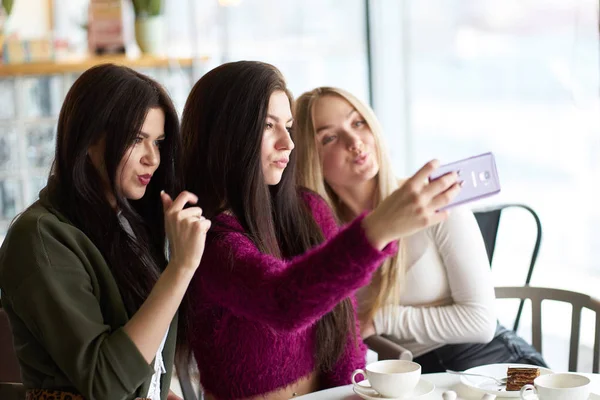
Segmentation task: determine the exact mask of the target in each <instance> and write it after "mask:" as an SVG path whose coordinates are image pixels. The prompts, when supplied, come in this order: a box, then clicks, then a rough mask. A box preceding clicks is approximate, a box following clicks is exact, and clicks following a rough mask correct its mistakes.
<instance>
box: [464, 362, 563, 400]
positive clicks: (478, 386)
mask: <svg viewBox="0 0 600 400" xmlns="http://www.w3.org/2000/svg"><path fill="white" fill-rule="evenodd" d="M508 367H529V368H539V369H540V375H546V374H551V373H552V371H551V370H549V369H548V368H543V367H539V366H537V365H529V364H487V365H481V366H479V367H474V368H470V369H467V370H465V372H467V373H469V372H470V373H473V374H482V375H487V376H493V377H495V378H498V379H499V378H503V377H505V376H506V372H507V370H508ZM460 380H461V382H462V383H463V384H464V385H466V386H469V387H470V388H472V389H475V390H477V391H478V392H483V393H489V394H493V395H496V396H498V397H516V398H520V397H521V394H520V392H519V391H518V390H516V391H507V390H506V386H504V385H498V384H496V383H495V382H494V381H493V380H491V379H490V378H483V377H478V376H468V375H462V376H461V377H460Z"/></svg>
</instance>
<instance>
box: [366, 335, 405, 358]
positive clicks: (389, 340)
mask: <svg viewBox="0 0 600 400" xmlns="http://www.w3.org/2000/svg"><path fill="white" fill-rule="evenodd" d="M363 341H364V342H365V344H366V345H367V346H368V347H369V349H371V350H373V351H374V352H375V353H377V358H378V359H379V360H409V361H412V359H413V354H412V353H411V352H410V350H407V349H405V348H404V347H402V346H400V345H399V344H398V343H396V342H395V341H394V338H393V337H389V336H386V337H384V336H380V335H372V336H369V337H368V338H365V339H364V340H363Z"/></svg>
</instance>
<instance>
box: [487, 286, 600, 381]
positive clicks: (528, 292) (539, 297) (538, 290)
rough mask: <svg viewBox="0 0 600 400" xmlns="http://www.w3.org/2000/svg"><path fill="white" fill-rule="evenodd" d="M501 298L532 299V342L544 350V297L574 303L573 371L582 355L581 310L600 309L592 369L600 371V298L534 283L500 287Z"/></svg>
mask: <svg viewBox="0 0 600 400" xmlns="http://www.w3.org/2000/svg"><path fill="white" fill-rule="evenodd" d="M496 298H498V299H521V300H522V301H525V299H530V300H531V318H532V321H531V322H532V324H531V338H532V345H533V347H535V348H536V349H537V350H538V351H540V352H541V351H542V302H543V301H544V300H553V301H560V302H564V303H569V304H571V306H572V307H573V311H572V315H571V339H570V342H569V343H570V344H569V371H577V361H578V356H579V334H580V331H581V311H582V310H583V309H584V308H587V309H589V310H592V311H593V312H595V313H596V328H595V331H594V359H593V363H592V372H593V373H595V374H597V373H598V372H600V300H598V299H595V298H593V297H591V296H588V295H586V294H583V293H577V292H571V291H568V290H562V289H550V288H542V287H533V286H518V287H497V288H496Z"/></svg>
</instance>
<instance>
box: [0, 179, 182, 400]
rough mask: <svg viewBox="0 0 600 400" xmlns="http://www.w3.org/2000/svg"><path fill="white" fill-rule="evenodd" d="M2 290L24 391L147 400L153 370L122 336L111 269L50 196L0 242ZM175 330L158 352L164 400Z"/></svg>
mask: <svg viewBox="0 0 600 400" xmlns="http://www.w3.org/2000/svg"><path fill="white" fill-rule="evenodd" d="M117 267H118V266H117ZM0 288H1V290H2V306H3V307H4V309H5V311H6V312H7V314H8V316H9V318H10V322H11V325H12V330H13V337H14V342H15V347H16V351H17V356H18V358H19V363H20V365H21V374H22V376H23V383H24V385H25V387H26V388H27V389H55V390H67V391H74V392H77V393H80V394H82V395H83V396H84V397H85V398H86V399H88V400H118V399H134V398H136V397H145V396H146V395H147V391H148V387H149V385H150V379H151V377H152V374H153V373H154V370H153V368H152V367H151V366H150V365H148V363H147V362H146V361H145V360H144V358H143V356H142V355H141V353H140V352H139V350H138V349H137V347H136V346H135V345H134V344H133V342H132V341H131V339H130V338H129V336H128V335H127V334H126V333H125V331H124V330H123V326H124V325H125V323H127V321H128V319H129V318H128V315H127V312H126V310H125V306H124V304H123V301H122V298H121V295H120V293H119V289H118V288H117V284H116V282H115V280H114V277H113V275H112V273H111V271H110V268H109V267H108V265H107V264H106V261H105V260H104V257H103V256H102V255H101V253H100V251H99V250H98V248H97V247H96V246H95V245H94V244H93V243H92V242H91V241H90V239H88V237H87V236H86V235H85V234H84V233H83V232H82V231H80V230H79V229H77V228H76V227H75V226H73V225H72V224H71V223H70V222H69V221H68V220H67V219H66V218H65V217H64V216H63V215H61V214H60V213H59V212H57V211H56V209H54V208H53V207H52V204H51V201H50V196H49V194H48V189H44V190H43V191H42V192H41V193H40V200H39V201H37V202H36V203H35V204H34V205H33V206H31V207H30V208H29V209H28V210H26V211H25V212H24V213H23V214H22V215H21V216H19V218H18V219H17V220H16V221H15V222H14V224H13V225H12V226H11V228H10V229H9V231H8V233H7V235H6V238H5V239H4V243H3V245H2V247H1V248H0ZM176 331H177V318H174V320H173V322H172V323H171V328H170V330H169V336H168V338H167V341H166V343H165V347H164V350H163V358H164V363H165V367H166V370H167V373H166V374H163V375H162V380H161V390H162V399H163V400H165V399H166V398H167V394H168V392H169V390H168V389H169V387H170V384H171V374H172V371H173V359H174V353H175V337H176V333H177V332H176Z"/></svg>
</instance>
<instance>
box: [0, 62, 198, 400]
mask: <svg viewBox="0 0 600 400" xmlns="http://www.w3.org/2000/svg"><path fill="white" fill-rule="evenodd" d="M178 125H179V123H178V118H177V113H176V112H175V109H174V107H173V104H172V102H171V100H170V98H169V97H168V95H167V94H166V92H165V90H164V89H163V88H162V87H161V86H160V85H159V84H158V83H156V82H155V81H154V80H152V79H150V78H148V77H147V76H145V75H142V74H140V73H137V72H135V71H133V70H131V69H129V68H125V67H120V66H115V65H111V64H105V65H100V66H97V67H94V68H91V69H89V70H88V71H86V72H84V73H83V74H82V75H81V76H80V77H79V78H78V79H77V80H76V81H75V83H74V84H73V86H72V87H71V89H70V90H69V92H68V94H67V96H66V99H65V101H64V104H63V107H62V109H61V112H60V116H59V121H58V129H57V140H56V155H55V160H54V164H53V167H52V171H51V173H50V177H49V179H48V184H47V186H46V188H44V189H43V190H42V191H41V192H40V198H39V200H38V201H37V202H35V203H34V204H33V205H32V206H30V207H29V208H28V209H27V210H26V211H24V212H23V213H22V214H21V215H20V216H19V217H18V218H17V219H16V220H15V221H14V223H13V224H12V226H11V227H10V229H9V231H8V234H7V236H6V239H5V240H4V243H3V245H2V248H1V249H0V286H1V289H2V305H3V307H4V309H5V311H6V312H7V314H8V316H9V318H10V322H11V325H12V330H13V336H14V342H15V347H16V349H17V356H18V358H19V362H20V365H21V372H22V376H23V382H24V385H25V387H26V389H27V390H28V392H27V395H28V398H30V399H36V398H45V397H43V396H50V395H52V396H55V397H53V398H71V399H82V398H85V399H88V400H93V399H97V400H100V399H102V400H103V399H133V398H137V397H142V398H149V399H152V400H158V399H162V400H164V399H166V398H167V396H168V394H169V386H170V380H171V373H172V367H173V357H174V350H175V337H176V319H175V320H174V316H175V314H176V311H177V308H178V307H179V304H180V302H181V299H182V298H183V295H184V293H185V291H186V289H187V287H188V284H189V282H190V280H191V278H192V276H193V273H194V271H195V270H196V268H197V266H198V263H199V262H200V259H201V257H202V252H203V250H204V239H205V235H206V231H207V230H208V228H209V227H210V222H209V221H208V220H206V219H205V218H204V217H202V212H201V210H200V209H199V208H198V207H191V208H187V209H185V210H184V209H183V208H184V206H185V204H186V203H192V204H193V203H195V202H196V201H197V198H196V196H194V195H193V194H191V193H188V192H183V193H181V194H180V195H179V196H178V197H177V198H176V199H175V200H174V201H173V200H171V198H170V196H169V194H177V193H179V190H180V185H179V184H178V183H177V176H178V172H179V168H178V160H179V156H180V151H181V143H180V142H181V138H180V133H179V126H178ZM162 191H164V192H162ZM163 208H164V217H163ZM165 236H166V237H168V240H169V246H170V250H171V257H170V261H169V262H168V263H167V260H166V256H165V244H166V243H165ZM61 396H62V397H61ZM68 396H71V397H68ZM170 398H176V397H174V396H171V397H170Z"/></svg>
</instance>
